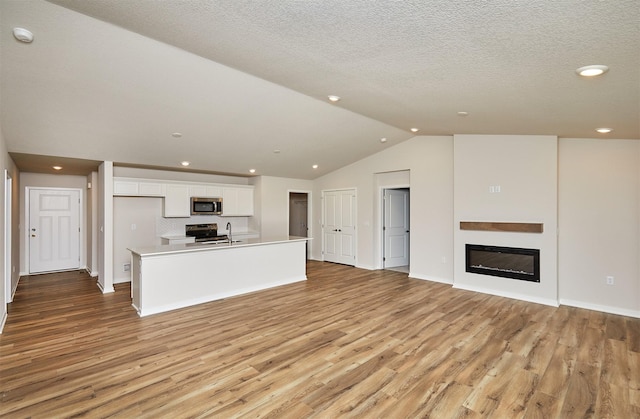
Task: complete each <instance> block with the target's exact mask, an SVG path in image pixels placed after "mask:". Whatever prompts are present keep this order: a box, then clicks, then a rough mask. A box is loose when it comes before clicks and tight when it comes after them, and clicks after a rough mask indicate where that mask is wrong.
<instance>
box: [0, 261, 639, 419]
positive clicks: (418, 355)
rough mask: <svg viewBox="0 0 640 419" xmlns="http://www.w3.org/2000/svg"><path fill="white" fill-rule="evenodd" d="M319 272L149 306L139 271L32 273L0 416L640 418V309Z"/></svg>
mask: <svg viewBox="0 0 640 419" xmlns="http://www.w3.org/2000/svg"><path fill="white" fill-rule="evenodd" d="M307 274H308V278H309V279H308V281H306V282H301V283H296V284H291V285H286V286H282V287H278V288H274V289H270V290H266V291H261V292H256V293H252V294H248V295H244V296H239V297H234V298H229V299H226V300H221V301H215V302H211V303H207V304H202V305H198V306H195V307H190V308H186V309H181V310H175V311H172V312H169V313H163V314H158V315H153V316H150V317H146V318H139V317H138V316H137V315H136V313H135V311H134V310H133V308H132V307H131V305H130V303H131V301H130V297H129V292H130V291H129V286H128V284H121V285H116V292H115V293H113V294H107V295H103V294H101V293H100V292H99V290H98V288H97V287H96V285H95V279H92V278H90V277H89V276H87V275H86V274H85V273H82V272H66V273H56V274H49V275H40V276H31V277H24V278H22V279H21V281H20V284H19V287H18V291H17V293H16V296H15V300H14V302H13V303H11V304H10V308H9V318H8V321H7V324H6V325H5V329H4V333H3V334H2V335H0V396H1V399H0V417H3V418H14V417H16V418H22V417H34V418H35V417H46V418H53V417H92V418H93V417H123V418H186V417H215V418H232V417H266V418H279V417H285V418H303V417H317V418H335V417H363V418H365V417H366V418H376V417H379V418H415V417H432V418H458V417H470V418H481V417H492V418H573V417H595V418H638V417H640V319H633V318H627V317H622V316H616V315H610V314H604V313H599V312H594V311H588V310H582V309H576V308H571V307H560V308H553V307H547V306H542V305H537V304H531V303H525V302H520V301H515V300H510V299H506V298H501V297H494V296H488V295H484V294H476V293H472V292H469V291H462V290H456V289H452V288H451V286H449V285H445V284H438V283H432V282H428V281H421V280H415V279H409V278H407V275H406V274H404V273H400V272H389V271H366V270H361V269H356V268H353V267H348V266H342V265H336V264H330V263H322V262H313V261H312V262H309V263H308V265H307ZM179 280H180V278H176V281H179Z"/></svg>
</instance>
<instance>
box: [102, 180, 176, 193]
mask: <svg viewBox="0 0 640 419" xmlns="http://www.w3.org/2000/svg"><path fill="white" fill-rule="evenodd" d="M113 194H114V195H121V196H164V185H163V184H162V183H160V182H152V181H148V180H145V179H114V180H113Z"/></svg>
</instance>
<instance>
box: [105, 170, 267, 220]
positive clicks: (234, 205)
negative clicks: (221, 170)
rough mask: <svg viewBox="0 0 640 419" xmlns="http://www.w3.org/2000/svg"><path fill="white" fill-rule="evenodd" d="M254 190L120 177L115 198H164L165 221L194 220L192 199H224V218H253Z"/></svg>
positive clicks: (115, 187) (247, 187) (114, 182)
mask: <svg viewBox="0 0 640 419" xmlns="http://www.w3.org/2000/svg"><path fill="white" fill-rule="evenodd" d="M253 189H254V188H253V186H250V185H223V184H215V183H195V182H180V181H164V182H163V181H159V180H155V179H137V178H123V177H116V178H114V179H113V195H114V196H157V197H164V217H167V218H172V217H176V218H177V217H190V216H191V197H194V196H195V197H205V198H220V197H222V215H223V216H226V217H242V216H252V215H253Z"/></svg>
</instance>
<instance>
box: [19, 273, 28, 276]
mask: <svg viewBox="0 0 640 419" xmlns="http://www.w3.org/2000/svg"><path fill="white" fill-rule="evenodd" d="M18 275H20V276H27V275H29V273H28V272H19V273H18Z"/></svg>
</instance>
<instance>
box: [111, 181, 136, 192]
mask: <svg viewBox="0 0 640 419" xmlns="http://www.w3.org/2000/svg"><path fill="white" fill-rule="evenodd" d="M113 194H114V195H124V196H136V195H138V182H137V181H129V180H115V179H114V181H113Z"/></svg>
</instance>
